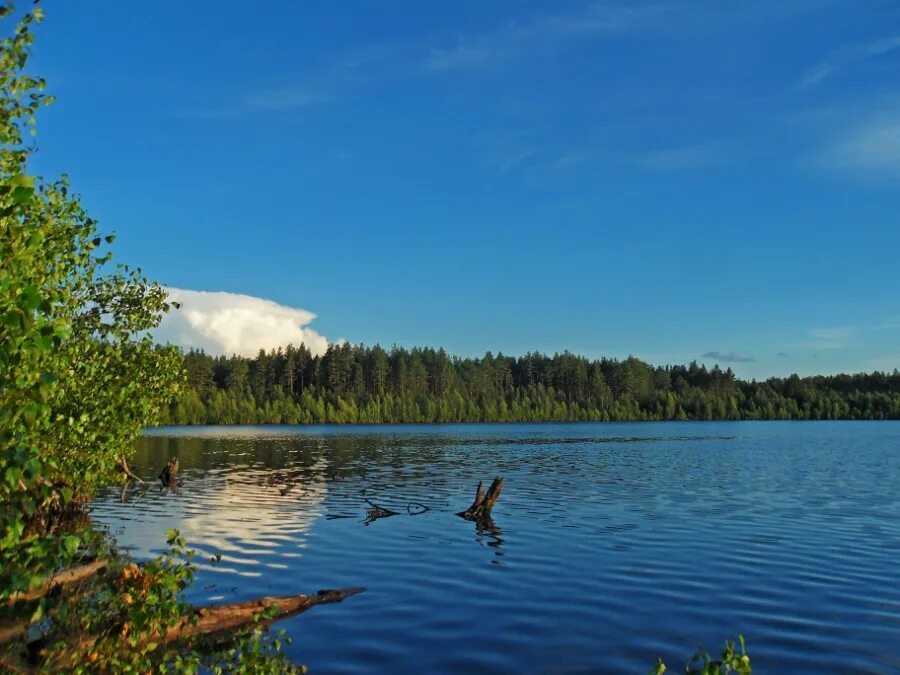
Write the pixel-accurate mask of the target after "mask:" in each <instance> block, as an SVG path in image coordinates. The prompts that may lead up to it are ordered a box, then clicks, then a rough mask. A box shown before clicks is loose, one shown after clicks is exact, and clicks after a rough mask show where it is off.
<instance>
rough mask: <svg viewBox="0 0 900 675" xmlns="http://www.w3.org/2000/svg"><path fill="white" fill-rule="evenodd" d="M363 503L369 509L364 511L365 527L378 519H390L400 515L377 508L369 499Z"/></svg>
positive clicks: (380, 507)
mask: <svg viewBox="0 0 900 675" xmlns="http://www.w3.org/2000/svg"><path fill="white" fill-rule="evenodd" d="M365 502H366V504H368V505H369V508H368V509H366V519H365V520H364V521H363V522H364V523H365V524H366V525H368V524H369V523H374V522H375V521H376V520H378V519H379V518H390V517H391V516H398V515H400V513H399V512H398V511H391V510H390V509H386V508H384V507H383V506H379V505H378V504H376V503H375V502H373V501H372V500H371V499H366V500H365Z"/></svg>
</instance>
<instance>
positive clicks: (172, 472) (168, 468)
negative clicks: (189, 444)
mask: <svg viewBox="0 0 900 675" xmlns="http://www.w3.org/2000/svg"><path fill="white" fill-rule="evenodd" d="M177 475H178V458H177V457H173V458H172V459H170V460H169V463H168V464H166V465H165V466H164V467H163V470H162V471H160V472H159V480H160V481H161V482H162V484H163V485H165V486H166V487H170V488H171V487H173V486H175V485H176V482H175V478H176V477H177Z"/></svg>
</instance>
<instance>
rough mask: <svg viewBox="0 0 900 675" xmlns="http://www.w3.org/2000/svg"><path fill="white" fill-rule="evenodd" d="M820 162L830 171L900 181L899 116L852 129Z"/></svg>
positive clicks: (890, 116) (873, 120)
mask: <svg viewBox="0 0 900 675" xmlns="http://www.w3.org/2000/svg"><path fill="white" fill-rule="evenodd" d="M818 159H819V160H820V162H821V163H824V164H825V165H826V166H829V167H831V168H836V169H849V170H856V171H865V172H870V173H876V174H880V175H882V176H890V177H900V113H898V114H893V115H889V116H882V117H879V118H877V119H872V120H869V121H866V122H864V123H862V124H860V125H858V126H856V127H854V128H852V129H850V130H849V131H847V132H845V133H844V134H843V136H841V137H840V138H839V139H838V140H837V141H836V142H835V143H834V144H832V146H831V147H830V148H827V149H826V150H825V151H824V152H823V153H821V154H820V155H819V157H818Z"/></svg>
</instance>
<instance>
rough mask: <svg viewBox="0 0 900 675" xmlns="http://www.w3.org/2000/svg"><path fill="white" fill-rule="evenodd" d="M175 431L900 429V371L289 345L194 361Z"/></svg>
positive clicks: (187, 365)
mask: <svg viewBox="0 0 900 675" xmlns="http://www.w3.org/2000/svg"><path fill="white" fill-rule="evenodd" d="M184 369H185V372H186V378H187V385H188V386H187V387H186V388H185V389H184V391H183V392H182V393H181V394H180V395H179V397H178V398H177V399H176V400H174V401H173V402H172V404H171V406H170V407H169V410H168V415H167V416H166V418H165V420H164V422H166V423H170V424H268V423H273V424H312V423H338V424H353V423H410V422H420V423H422V422H424V423H453V422H568V421H615V420H622V421H627V420H822V419H867V420H872V419H876V420H881V419H900V372H898V371H897V370H896V369H895V370H894V371H893V372H892V373H883V372H874V373H860V374H853V375H844V374H841V375H829V376H823V375H817V376H812V377H799V376H797V375H791V376H790V377H785V378H770V379H767V380H765V381H761V382H757V381H746V380H741V379H739V378H738V377H737V376H736V375H735V374H734V372H733V371H732V370H731V369H730V368H727V369H725V370H722V369H721V368H720V367H719V366H714V367H712V368H707V367H706V366H704V365H702V364H698V363H697V362H692V363H690V364H688V365H667V366H653V365H650V364H648V363H646V362H644V361H642V360H640V359H637V358H635V357H629V358H627V359H624V360H617V359H610V358H602V359H595V360H591V359H587V358H585V357H583V356H578V355H576V354H572V353H570V352H563V353H559V354H554V355H553V356H547V355H544V354H539V353H529V354H526V355H524V356H505V355H503V354H497V355H493V354H491V353H490V352H489V353H487V354H485V355H484V356H483V357H481V358H462V357H456V356H450V355H448V354H447V353H446V352H445V351H444V350H443V349H433V348H429V347H425V348H413V349H405V348H401V347H396V346H395V347H393V348H391V349H390V350H386V349H384V348H382V347H380V346H378V345H376V346H374V347H366V346H364V345H352V344H347V343H344V344H339V345H331V346H330V347H329V348H328V350H327V351H326V352H325V354H323V355H321V356H319V355H314V354H312V353H311V352H310V351H309V349H307V348H306V347H305V346H303V345H301V346H300V347H294V346H288V347H285V348H279V349H275V350H272V351H268V352H266V351H260V352H259V353H258V354H257V355H256V356H255V357H253V358H247V357H242V356H231V357H225V356H211V355H209V354H206V353H204V352H202V351H195V350H191V351H188V352H187V353H185V354H184Z"/></svg>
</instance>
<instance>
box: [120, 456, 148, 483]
mask: <svg viewBox="0 0 900 675" xmlns="http://www.w3.org/2000/svg"><path fill="white" fill-rule="evenodd" d="M119 468H120V469H122V473H124V474H125V478H126V479H128V478H130V479H131V480H133V481H137V482H138V483H143V482H144V481H143V480H141V477H140V476H135V475H134V473H133V472H132V471H131V469H129V468H128V462H127V461H126V460H125V455H122V456H121V457H120V458H119Z"/></svg>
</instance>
